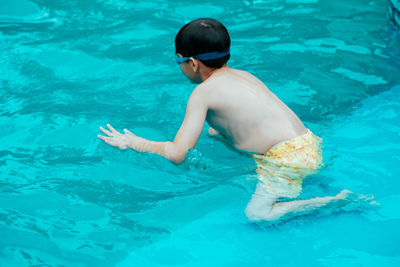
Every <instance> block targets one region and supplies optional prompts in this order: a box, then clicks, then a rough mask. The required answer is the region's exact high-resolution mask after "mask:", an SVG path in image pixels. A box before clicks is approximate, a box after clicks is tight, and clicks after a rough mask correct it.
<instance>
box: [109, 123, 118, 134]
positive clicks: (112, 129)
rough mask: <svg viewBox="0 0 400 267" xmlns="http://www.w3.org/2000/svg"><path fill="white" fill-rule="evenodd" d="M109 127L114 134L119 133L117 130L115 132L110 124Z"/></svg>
mask: <svg viewBox="0 0 400 267" xmlns="http://www.w3.org/2000/svg"><path fill="white" fill-rule="evenodd" d="M107 127H108V128H109V129H110V130H111V132H113V133H119V132H118V131H117V130H115V129H114V128H113V127H112V126H111V125H110V124H107Z"/></svg>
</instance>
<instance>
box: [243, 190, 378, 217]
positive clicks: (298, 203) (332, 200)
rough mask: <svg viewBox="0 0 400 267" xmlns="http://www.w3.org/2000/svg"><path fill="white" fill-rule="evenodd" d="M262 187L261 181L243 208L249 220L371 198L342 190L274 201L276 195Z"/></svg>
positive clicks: (303, 211)
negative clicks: (334, 193) (315, 195)
mask: <svg viewBox="0 0 400 267" xmlns="http://www.w3.org/2000/svg"><path fill="white" fill-rule="evenodd" d="M262 187H263V185H262V183H261V182H259V183H258V184H257V187H256V191H255V192H254V194H253V196H252V198H251V200H250V202H249V204H248V205H247V208H246V210H245V213H246V215H247V217H248V218H249V220H251V221H275V220H278V219H280V218H282V217H285V218H290V217H294V216H299V215H305V214H308V213H310V212H312V211H315V210H319V209H320V208H323V207H324V208H333V207H336V208H338V207H343V206H345V205H347V204H349V203H351V202H354V201H356V200H365V201H370V200H371V199H368V198H365V197H364V196H362V195H357V194H354V193H353V192H350V191H348V190H342V191H341V192H340V193H339V194H337V195H336V196H334V197H331V196H328V197H316V198H312V199H307V200H295V201H288V202H279V203H276V201H277V200H278V197H277V196H275V195H272V194H269V193H267V192H265V190H264V189H263V188H262ZM371 203H372V202H371Z"/></svg>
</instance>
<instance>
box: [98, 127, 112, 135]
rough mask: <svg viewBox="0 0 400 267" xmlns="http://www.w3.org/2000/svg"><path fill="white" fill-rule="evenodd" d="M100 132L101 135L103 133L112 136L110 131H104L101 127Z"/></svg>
mask: <svg viewBox="0 0 400 267" xmlns="http://www.w3.org/2000/svg"><path fill="white" fill-rule="evenodd" d="M100 131H102V132H103V133H105V134H106V135H108V136H111V135H112V133H111V132H110V131H108V130H106V129H104V128H103V127H101V126H100Z"/></svg>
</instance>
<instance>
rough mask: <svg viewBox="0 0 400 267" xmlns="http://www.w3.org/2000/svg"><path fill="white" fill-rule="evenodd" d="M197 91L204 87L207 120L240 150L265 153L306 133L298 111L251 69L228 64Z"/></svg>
mask: <svg viewBox="0 0 400 267" xmlns="http://www.w3.org/2000/svg"><path fill="white" fill-rule="evenodd" d="M196 90H202V91H203V90H204V94H203V95H204V96H205V98H206V99H205V102H206V103H207V105H208V111H207V117H206V120H207V122H208V123H209V124H210V126H211V127H213V128H214V129H216V130H217V131H219V132H220V133H221V134H222V135H223V136H224V137H225V138H226V139H227V140H228V141H229V142H230V143H231V144H232V145H234V146H235V147H236V148H238V149H240V150H245V151H249V152H259V153H264V152H266V151H268V150H269V149H270V148H271V147H273V146H274V145H276V144H277V143H279V142H281V141H285V140H288V139H291V138H293V137H296V136H299V135H302V134H304V133H305V132H306V128H305V126H304V125H303V123H302V122H301V120H300V119H299V118H298V117H297V116H296V114H295V113H294V112H293V111H292V110H291V109H290V108H289V107H287V106H286V105H285V104H284V103H283V102H282V101H281V100H280V99H279V98H278V97H277V96H276V95H275V94H273V93H272V92H271V91H270V90H269V89H268V88H267V87H266V86H265V85H264V84H263V83H262V82H261V81H260V80H259V79H257V78H256V77H255V76H253V75H251V74H250V73H248V72H245V71H241V70H236V69H232V68H228V67H226V68H224V69H223V70H220V71H218V72H217V73H215V74H213V75H212V76H210V77H209V78H208V79H207V80H205V81H204V82H203V83H202V84H201V85H200V86H198V88H196Z"/></svg>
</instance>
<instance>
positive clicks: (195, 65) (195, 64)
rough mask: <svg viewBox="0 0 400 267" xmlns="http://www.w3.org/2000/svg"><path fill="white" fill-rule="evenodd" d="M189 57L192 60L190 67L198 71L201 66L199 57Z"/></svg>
mask: <svg viewBox="0 0 400 267" xmlns="http://www.w3.org/2000/svg"><path fill="white" fill-rule="evenodd" d="M189 59H190V62H189V64H190V67H191V68H192V70H193V71H194V72H197V71H198V70H199V67H200V61H199V60H198V59H195V58H192V57H190V58H189Z"/></svg>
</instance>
